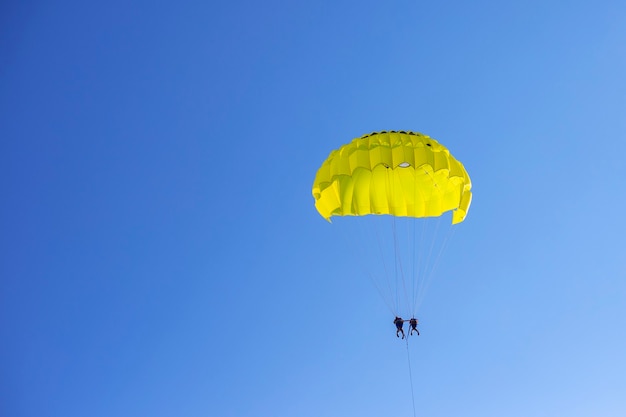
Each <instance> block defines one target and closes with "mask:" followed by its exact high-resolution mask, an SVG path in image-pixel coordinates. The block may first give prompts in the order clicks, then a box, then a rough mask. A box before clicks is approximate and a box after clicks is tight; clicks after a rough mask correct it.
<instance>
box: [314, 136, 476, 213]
mask: <svg viewBox="0 0 626 417" xmlns="http://www.w3.org/2000/svg"><path fill="white" fill-rule="evenodd" d="M471 188H472V183H471V181H470V178H469V175H468V174H467V171H466V170H465V168H464V167H463V164H461V163H460V162H459V161H457V160H456V159H455V158H454V157H453V156H452V155H451V154H450V151H448V149H446V148H445V147H444V146H443V145H441V144H439V143H438V142H437V141H435V140H434V139H432V138H430V137H428V136H426V135H422V134H421V133H414V132H408V131H407V132H405V131H382V132H375V133H371V134H368V135H364V136H362V137H360V138H357V139H354V140H353V141H352V142H351V143H349V144H347V145H344V146H342V147H341V148H339V149H337V150H334V151H332V152H331V153H330V155H329V156H328V158H327V159H326V161H324V163H323V164H322V166H321V167H320V168H319V170H318V171H317V175H316V177H315V182H314V183H313V197H314V198H315V207H316V208H317V211H318V212H319V213H320V214H321V215H322V217H324V218H325V219H327V220H330V217H331V216H346V215H355V216H360V215H366V214H390V215H393V216H405V217H433V216H440V215H441V214H442V213H444V212H447V211H451V210H452V211H453V215H452V224H456V223H460V222H462V221H463V220H464V219H465V216H466V215H467V211H468V209H469V206H470V203H471V200H472V192H471Z"/></svg>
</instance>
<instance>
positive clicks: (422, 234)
mask: <svg viewBox="0 0 626 417" xmlns="http://www.w3.org/2000/svg"><path fill="white" fill-rule="evenodd" d="M471 188H472V183H471V181H470V177H469V175H468V174H467V171H466V170H465V168H464V167H463V164H462V163H461V162H459V161H458V160H456V159H455V158H454V157H453V156H452V155H451V154H450V151H448V149H446V148H445V147H444V146H443V145H441V144H440V143H438V142H437V141H436V140H434V139H432V138H430V137H428V136H426V135H423V134H421V133H414V132H408V131H382V132H375V133H370V134H368V135H364V136H362V137H360V138H356V139H354V140H353V141H352V142H350V143H348V144H347V145H344V146H342V147H340V148H339V149H337V150H334V151H332V152H331V153H330V155H329V156H328V158H327V159H326V160H325V161H324V163H323V164H322V166H321V167H320V168H319V170H318V171H317V175H316V176H315V181H314V183H313V190H312V192H313V197H314V198H315V207H316V208H317V211H318V212H319V213H320V214H321V215H322V217H324V218H325V219H326V220H328V221H330V219H331V217H332V216H346V221H343V219H344V218H343V217H342V220H341V221H337V222H336V223H339V224H338V225H337V226H340V227H338V229H342V230H344V231H347V243H348V245H346V248H349V249H351V250H354V251H355V255H356V257H357V259H358V262H356V264H358V265H359V267H363V270H364V272H365V274H367V275H368V276H369V277H370V278H371V279H372V281H373V283H374V284H375V285H376V288H377V289H378V291H379V292H380V294H381V296H382V297H383V300H384V301H385V303H386V304H387V306H388V307H389V309H390V310H391V311H392V312H393V313H394V314H395V315H396V316H398V315H401V316H403V317H405V316H406V315H410V316H413V317H414V315H415V314H416V313H417V309H418V307H419V305H420V304H421V301H422V298H423V295H424V294H425V291H426V288H427V287H428V285H429V282H430V280H431V278H432V276H433V272H434V270H435V267H436V266H437V264H438V261H439V258H440V255H441V253H442V252H443V249H444V248H445V246H446V243H447V241H448V237H449V236H450V235H451V229H452V225H454V224H457V223H460V222H462V221H463V220H464V219H465V216H466V215H467V212H468V210H469V207H470V203H471V201H472V192H471ZM448 212H451V217H452V225H450V227H448V234H445V235H444V234H443V233H442V230H443V232H445V230H444V229H445V227H440V223H441V222H442V220H443V219H444V218H445V216H443V214H444V213H448ZM372 214H373V215H379V216H369V215H372ZM384 215H387V216H384ZM353 216H357V217H356V218H354V217H353ZM347 217H353V218H352V219H350V221H348V219H347ZM336 228H337V227H336ZM375 259H378V260H379V261H375ZM370 262H373V264H371V265H367V266H365V265H366V264H367V263H370Z"/></svg>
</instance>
